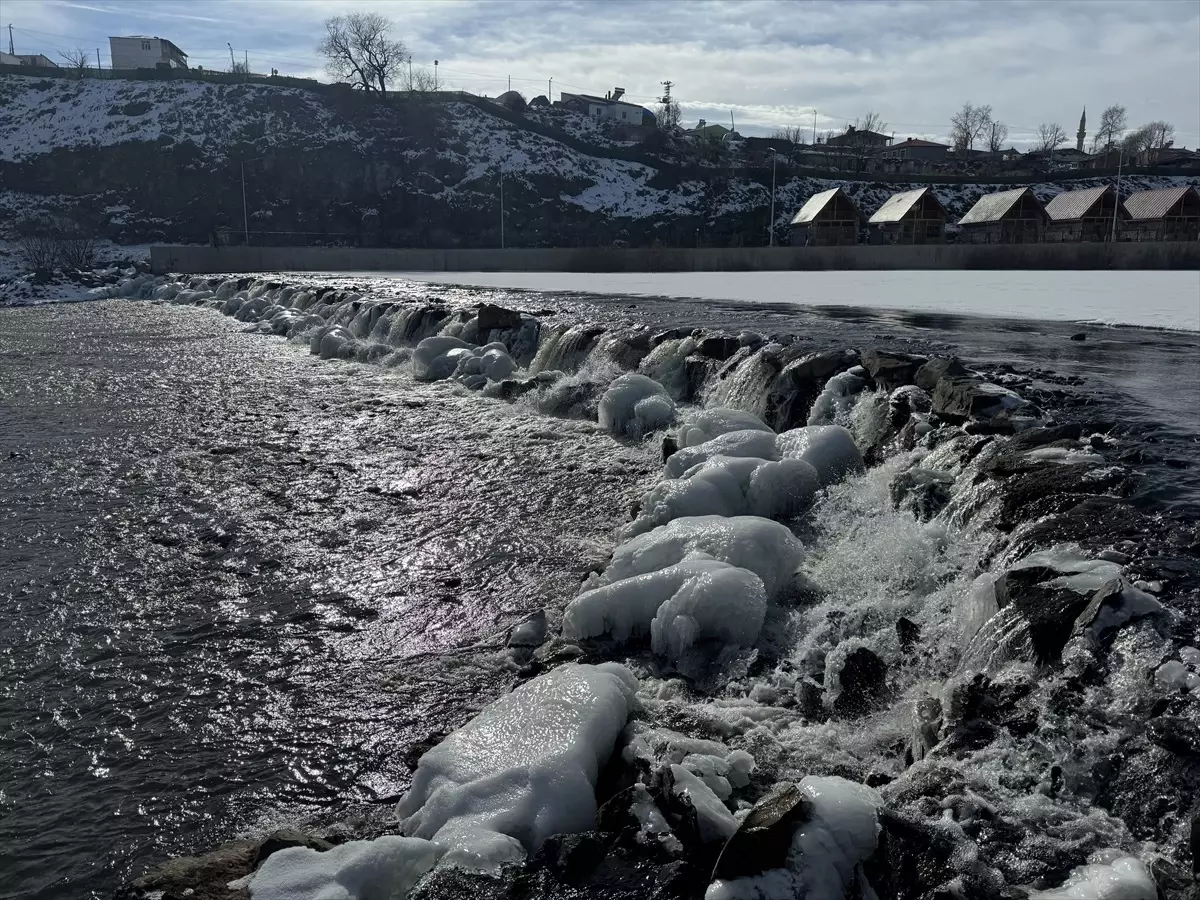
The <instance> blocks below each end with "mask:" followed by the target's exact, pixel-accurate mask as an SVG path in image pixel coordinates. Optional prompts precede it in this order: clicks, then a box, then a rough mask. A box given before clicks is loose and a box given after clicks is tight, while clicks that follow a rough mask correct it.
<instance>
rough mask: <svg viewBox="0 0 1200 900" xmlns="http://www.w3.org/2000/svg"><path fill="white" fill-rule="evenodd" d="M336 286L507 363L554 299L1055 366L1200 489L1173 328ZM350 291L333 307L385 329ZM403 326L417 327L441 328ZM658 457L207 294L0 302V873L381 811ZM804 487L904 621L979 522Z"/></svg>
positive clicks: (1169, 472)
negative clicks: (469, 322)
mask: <svg viewBox="0 0 1200 900" xmlns="http://www.w3.org/2000/svg"><path fill="white" fill-rule="evenodd" d="M330 283H331V284H335V283H340V282H337V281H336V280H334V281H331V282H330ZM355 285H356V287H357V289H358V290H359V292H361V293H364V295H369V296H375V295H378V296H382V297H385V298H392V299H396V298H400V299H403V298H413V299H429V298H431V297H436V298H438V299H440V300H442V301H444V302H447V303H448V304H450V305H451V306H453V305H458V304H470V303H476V302H482V301H488V302H496V303H501V304H503V305H508V306H515V307H518V308H525V309H530V310H539V311H540V312H541V314H542V317H543V322H544V323H546V325H547V328H546V331H545V333H544V334H543V337H542V344H541V346H540V347H538V348H532V349H533V350H534V351H535V353H534V354H532V355H531V357H530V363H531V365H530V368H531V369H532V370H538V369H545V368H553V367H555V366H562V365H563V364H564V363H569V362H572V361H573V362H575V363H578V362H580V361H581V360H583V359H585V358H586V357H587V355H588V353H589V352H590V351H591V349H592V348H593V346H595V344H596V343H597V342H598V340H599V338H598V336H597V335H594V334H589V333H588V332H587V330H586V329H583V328H580V327H578V326H581V325H584V324H587V323H600V324H602V325H604V326H606V327H607V328H608V329H609V332H610V333H612V332H621V331H628V332H636V331H637V330H638V329H642V328H644V327H645V326H647V325H649V326H652V327H654V328H661V327H664V326H681V327H693V326H702V327H705V328H721V329H730V330H733V331H737V330H741V329H753V330H756V331H759V332H764V333H768V334H771V333H785V332H786V333H789V334H791V335H794V336H796V337H797V338H798V339H799V340H800V341H803V342H805V343H806V344H809V345H811V346H812V347H813V348H814V349H819V348H825V347H833V346H841V347H845V346H867V345H871V344H876V343H881V342H882V343H886V344H887V345H889V346H894V347H898V348H910V349H914V350H918V351H955V352H959V353H961V354H962V355H963V356H964V357H966V358H968V359H971V360H973V361H975V363H976V364H978V365H981V366H985V367H986V366H992V367H1001V366H1005V365H1007V366H1012V367H1014V368H1016V369H1018V370H1021V371H1024V370H1029V369H1034V368H1039V367H1040V369H1042V370H1047V371H1046V372H1045V373H1043V374H1046V375H1047V377H1050V371H1051V370H1052V373H1053V377H1054V378H1056V379H1058V380H1059V381H1061V378H1062V376H1079V377H1081V378H1082V379H1083V380H1084V381H1083V384H1082V385H1077V386H1075V387H1073V388H1072V391H1073V392H1074V394H1075V396H1076V397H1077V398H1078V401H1079V402H1080V403H1084V404H1086V405H1088V406H1089V407H1091V408H1094V410H1095V414H1094V417H1095V418H1101V419H1103V418H1107V419H1111V420H1119V421H1121V422H1122V423H1124V424H1126V425H1132V426H1135V427H1137V428H1139V429H1141V431H1142V433H1143V434H1145V435H1146V436H1147V439H1149V440H1151V441H1152V442H1153V443H1154V445H1155V446H1156V447H1157V448H1158V450H1157V451H1156V454H1155V455H1153V456H1151V457H1148V458H1147V461H1146V462H1145V464H1144V466H1143V471H1144V474H1145V475H1146V476H1147V477H1146V478H1145V479H1144V482H1143V488H1142V492H1141V494H1142V496H1141V499H1142V501H1143V502H1145V503H1147V504H1155V505H1156V506H1157V507H1162V508H1163V509H1165V510H1166V511H1167V512H1168V513H1169V514H1172V515H1176V516H1179V517H1182V518H1186V519H1188V520H1189V521H1193V522H1194V521H1195V516H1196V514H1197V511H1198V510H1200V481H1198V480H1197V473H1200V448H1198V447H1197V444H1196V435H1197V433H1198V432H1200V347H1198V346H1197V339H1196V336H1195V335H1186V334H1179V333H1172V332H1155V331H1145V330H1138V329H1120V328H1113V329H1097V330H1094V331H1093V332H1092V334H1091V336H1090V338H1089V340H1087V341H1084V342H1071V341H1069V340H1068V337H1069V335H1070V332H1071V330H1072V329H1071V328H1070V327H1069V326H1066V325H1049V324H1042V323H1029V322H1016V321H1005V320H990V321H988V322H987V323H986V325H982V324H981V323H980V321H979V320H974V319H970V318H966V317H956V316H949V315H944V314H928V313H920V314H906V313H903V312H878V311H869V310H863V309H853V310H850V309H837V308H832V309H827V310H824V311H821V312H814V311H799V310H797V309H795V308H794V307H786V306H771V305H764V304H758V305H748V304H744V303H739V304H721V303H715V302H714V303H697V302H684V301H676V300H670V299H665V298H637V299H636V300H633V299H630V298H607V299H605V298H589V299H585V298H581V297H579V296H577V295H563V294H558V295H553V294H551V295H546V294H520V293H517V292H509V291H498V290H467V289H441V288H436V287H428V286H424V285H420V286H417V285H411V284H407V283H403V282H396V281H385V280H382V279H381V280H379V281H378V282H376V283H374V284H369V283H368V284H364V282H363V281H362V280H361V279H360V280H359V281H357V282H356V283H355ZM361 313H362V310H360V309H358V308H354V309H351V308H349V307H348V306H347V308H346V309H344V310H341V311H339V312H337V313H336V315H337V316H339V317H340V318H341V319H344V320H345V321H346V324H348V325H349V326H350V328H351V331H353V332H355V333H356V334H358V335H359V336H362V337H365V336H367V335H370V334H373V333H374V334H378V330H377V326H378V325H379V316H375V317H374V318H372V317H371V316H372V315H374V314H369V315H368V316H367V318H365V319H363V318H359V316H360V314H361ZM405 322H406V324H405V326H404V327H405V331H404V334H403V335H402V337H403V338H404V339H406V340H410V341H411V340H415V339H416V338H418V337H420V336H423V334H425V333H429V331H430V329H431V328H436V326H437V324H438V323H437V322H436V321H435V322H432V323H430V322H414V320H413V319H412V317H409V318H407V319H405ZM391 327H392V329H393V331H394V330H395V328H396V327H397V326H396V320H395V319H393V321H392V325H391ZM385 349H388V348H385ZM390 349H393V350H394V347H393V348H390ZM568 358H569V359H568ZM392 361H393V362H399V359H396V360H392ZM1037 378H1040V376H1039V375H1038V374H1037V373H1035V383H1040V382H1038V381H1036V379H1037ZM1055 383H1057V382H1055ZM1168 463H1170V464H1168ZM658 468H659V466H658V454H657V448H656V447H654V446H650V445H639V444H637V443H636V442H625V443H621V442H617V441H615V440H613V439H612V438H610V437H609V436H608V435H606V434H604V433H602V432H601V430H600V429H599V427H598V426H597V425H595V424H594V423H593V422H590V421H585V420H583V419H580V418H563V417H561V416H560V417H551V416H547V415H543V414H541V413H539V412H538V411H537V409H535V408H534V406H533V405H532V404H528V403H517V404H509V403H505V402H502V401H498V400H491V399H487V398H483V397H480V396H478V395H473V394H470V393H468V392H467V391H465V390H464V389H463V388H462V387H460V386H458V385H456V384H451V383H445V382H443V383H437V384H432V385H431V384H417V383H414V382H413V381H412V379H411V378H410V377H409V375H408V374H407V367H406V366H404V365H383V366H381V365H373V364H363V363H355V362H346V361H337V360H321V359H318V358H317V357H315V356H312V355H310V354H309V349H308V345H307V343H297V342H288V341H285V340H283V339H281V338H278V337H272V336H266V335H262V334H252V333H247V332H246V331H245V328H244V326H243V325H242V323H240V322H237V321H235V320H233V319H231V318H226V317H223V316H221V315H219V314H217V313H216V312H214V311H212V310H209V309H203V308H194V307H189V306H172V305H163V304H157V303H154V304H152V303H144V302H131V301H109V302H104V303H93V304H72V305H70V306H59V307H44V308H37V309H13V310H2V311H0V613H2V614H3V617H4V622H5V626H4V631H3V633H4V640H3V642H2V644H0V872H3V873H4V876H3V878H0V898H10V897H11V898H17V897H21V898H60V897H61V898H68V897H72V898H73V897H87V896H95V897H105V896H108V895H109V894H111V892H112V890H113V889H114V887H115V886H116V885H118V884H119V883H121V882H122V881H124V880H127V879H128V878H129V877H130V876H131V875H135V874H137V873H138V872H140V871H141V870H143V869H144V868H145V867H146V866H147V865H149V864H151V863H152V862H154V861H156V860H159V859H161V858H163V857H166V856H170V855H176V854H180V853H187V852H196V851H198V850H202V849H205V848H207V847H209V846H211V845H212V844H214V843H216V842H218V841H220V840H224V839H228V838H230V837H233V836H235V835H238V834H240V833H261V832H262V831H263V830H265V829H267V828H269V827H271V826H272V825H274V824H279V823H283V822H289V821H296V820H304V819H313V818H320V817H326V818H329V819H332V818H340V817H344V816H346V815H349V814H351V813H355V812H361V811H369V810H371V809H373V808H375V809H377V808H382V807H385V806H386V805H388V803H389V802H390V800H391V799H393V798H394V797H395V796H396V795H397V794H398V793H400V792H402V791H403V790H404V788H405V787H406V785H407V783H408V777H409V770H408V767H407V765H406V764H405V754H406V752H408V751H409V750H410V748H412V747H414V746H415V745H417V744H419V743H420V742H422V741H425V740H426V739H428V738H430V737H436V736H438V735H440V734H442V733H444V732H446V731H448V730H450V729H452V728H454V727H456V726H458V725H459V724H461V723H462V722H463V721H465V720H466V719H467V718H468V717H469V716H470V715H471V714H472V712H474V711H475V710H477V709H478V708H479V707H480V706H481V705H483V704H484V703H486V702H488V701H489V700H491V699H493V698H494V697H495V696H497V695H498V694H499V693H502V692H503V691H504V690H506V689H507V687H508V686H510V685H511V684H512V683H514V682H515V680H516V679H517V678H518V677H519V673H518V672H516V671H514V670H513V667H512V666H511V665H510V664H508V663H507V661H506V660H507V658H506V657H505V656H504V654H503V652H502V648H503V643H504V638H505V636H506V632H507V629H508V628H509V627H510V626H511V625H512V624H513V623H514V622H516V621H519V620H520V619H521V618H522V617H523V616H525V615H527V614H528V613H529V612H531V611H534V610H537V609H540V608H542V607H546V606H549V607H552V608H558V609H561V607H562V606H563V605H564V604H565V602H566V601H567V599H569V598H570V597H571V596H572V595H573V594H574V593H575V592H576V590H577V589H578V584H579V582H580V580H581V578H582V577H583V576H584V575H585V574H586V572H587V571H589V570H590V569H593V568H595V567H597V566H599V565H601V564H603V561H604V560H605V558H606V556H607V554H608V552H609V551H610V550H611V548H612V541H613V537H612V535H613V532H614V529H616V528H617V527H618V526H620V525H622V524H624V523H625V522H626V521H627V520H628V515H629V508H630V504H631V502H632V501H633V500H634V499H635V498H636V497H637V496H639V495H640V493H641V491H642V490H643V489H644V487H645V486H646V484H648V483H649V482H650V480H651V479H652V478H654V477H657V474H658ZM824 502H825V504H826V507H825V515H824V516H823V517H822V523H823V525H822V528H821V529H820V531H819V533H815V534H812V535H809V536H807V539H808V540H809V541H810V542H811V544H812V545H813V546H814V547H815V548H817V552H815V553H814V554H813V556H812V558H811V563H810V566H811V568H812V574H813V576H814V577H815V578H817V579H818V580H821V581H822V582H823V583H825V584H827V585H834V586H835V587H836V589H837V590H838V591H840V592H841V594H842V595H844V596H852V597H854V598H855V602H856V604H860V605H867V604H869V603H879V604H886V603H888V602H890V601H889V598H888V596H887V594H888V592H889V591H893V590H894V589H895V588H896V587H897V586H898V585H904V586H906V590H909V591H910V593H911V592H912V586H913V585H914V584H918V585H920V584H924V585H925V587H924V588H922V589H921V591H919V592H918V593H920V594H921V595H922V596H923V597H926V598H933V599H927V600H925V601H923V603H922V608H923V609H925V610H926V612H925V613H924V615H925V616H926V618H927V619H929V621H930V622H933V621H934V620H935V619H936V618H937V617H938V616H939V615H940V614H941V611H944V610H946V609H949V607H950V606H951V605H952V604H951V600H952V598H951V597H950V596H949V594H950V592H951V588H949V587H947V585H950V584H952V583H954V584H957V582H955V579H956V578H961V573H962V572H963V571H964V570H965V568H966V562H965V561H966V560H967V559H968V558H969V557H970V556H971V553H972V552H973V547H972V546H970V545H968V544H963V545H962V546H960V547H956V548H954V550H953V552H951V553H946V552H943V551H944V550H945V547H944V546H943V545H942V544H939V540H940V539H939V537H938V536H937V535H936V534H930V533H928V532H926V531H922V530H920V529H915V528H914V526H913V523H912V522H911V520H910V519H904V518H903V517H901V516H898V515H895V516H894V515H892V514H891V513H887V514H884V515H881V514H880V509H881V508H882V507H883V506H885V505H886V478H885V474H884V473H875V474H873V475H869V476H868V477H867V478H866V479H863V480H861V481H858V482H856V483H855V484H853V485H849V486H847V487H846V489H845V490H843V491H837V492H833V493H832V494H831V495H830V496H829V497H828V498H827V499H826V500H825V501H824ZM943 543H944V542H943ZM864 545H866V546H880V547H887V548H888V553H887V554H885V555H883V556H880V555H879V554H874V555H870V554H866V555H865V551H864ZM939 591H946V592H947V593H946V596H944V597H943V596H941V595H940V594H939ZM904 609H905V610H906V611H907V612H909V613H912V614H913V615H914V616H916V615H917V611H916V610H915V609H912V608H909V607H905V608H904ZM827 612H828V611H827V610H824V609H818V610H815V611H814V612H813V616H814V617H817V618H819V617H822V616H825V615H826V613H827ZM831 621H832V620H831ZM789 627H794V628H797V629H798V632H797V633H803V634H808V635H810V636H812V635H816V634H818V632H819V630H820V629H819V628H817V627H814V626H813V625H812V623H809V624H808V625H807V626H806V627H804V628H799V623H792V625H791V626H789ZM946 628H947V629H949V628H950V625H949V624H947V625H946ZM862 630H863V629H862V628H860V631H862ZM864 633H865V631H864ZM947 633H949V631H947ZM798 640H799V642H798V643H797V644H796V646H795V648H794V654H795V655H796V656H797V657H802V656H803V655H804V653H805V652H806V645H805V644H804V641H803V639H798ZM811 640H815V638H810V643H811ZM922 677H923V676H922V672H921V671H916V670H914V671H913V672H912V673H910V675H908V676H906V678H907V682H906V683H909V684H913V685H915V684H917V683H918V682H919V681H920V679H921V678H922ZM893 738H894V735H892V734H890V733H889V732H886V729H885V730H884V732H882V733H881V732H872V733H870V734H862V733H858V734H854V733H849V732H847V733H842V732H839V731H837V730H836V729H831V730H828V731H827V732H826V733H825V735H824V737H823V738H822V741H823V742H811V741H810V742H809V743H808V744H807V745H806V747H807V748H808V749H807V750H806V752H811V753H814V754H815V753H822V752H824V753H828V752H831V751H832V750H834V749H836V750H837V752H839V753H849V754H851V755H855V756H856V757H857V759H859V761H862V760H863V759H867V760H871V759H876V758H878V759H882V757H883V756H885V755H886V745H887V744H888V742H889V741H890V740H892V739H893ZM799 760H800V757H798V759H797V762H799ZM881 764H882V763H881Z"/></svg>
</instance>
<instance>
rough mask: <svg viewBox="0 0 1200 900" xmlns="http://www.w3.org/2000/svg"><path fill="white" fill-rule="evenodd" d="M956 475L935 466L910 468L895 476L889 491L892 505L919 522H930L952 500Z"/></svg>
mask: <svg viewBox="0 0 1200 900" xmlns="http://www.w3.org/2000/svg"><path fill="white" fill-rule="evenodd" d="M953 487H954V478H953V477H952V476H950V475H948V474H947V473H945V472H938V471H934V470H933V469H921V468H915V469H908V470H906V471H904V472H901V473H899V474H898V475H897V476H896V477H895V478H893V479H892V483H891V485H890V486H889V488H888V490H889V492H890V493H891V496H892V506H893V507H894V508H895V509H902V510H907V511H908V512H911V513H912V514H913V516H915V517H916V519H917V521H919V522H928V521H929V520H930V519H932V518H933V517H934V516H936V515H937V514H938V513H940V512H941V511H942V510H943V509H945V508H946V505H947V504H948V503H949V502H950V498H951V497H952V496H953V495H952V493H951V490H952V488H953Z"/></svg>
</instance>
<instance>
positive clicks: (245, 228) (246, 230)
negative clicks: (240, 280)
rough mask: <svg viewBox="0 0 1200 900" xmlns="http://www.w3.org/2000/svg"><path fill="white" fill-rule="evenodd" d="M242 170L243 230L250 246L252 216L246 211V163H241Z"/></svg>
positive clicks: (247, 244)
mask: <svg viewBox="0 0 1200 900" xmlns="http://www.w3.org/2000/svg"><path fill="white" fill-rule="evenodd" d="M239 166H240V168H241V170H242V231H243V232H244V233H245V235H246V246H247V247H249V246H250V216H249V215H248V214H247V212H246V164H245V163H244V162H242V163H239Z"/></svg>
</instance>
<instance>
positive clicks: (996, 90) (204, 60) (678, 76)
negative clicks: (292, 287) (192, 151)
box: [0, 0, 1200, 148]
mask: <svg viewBox="0 0 1200 900" xmlns="http://www.w3.org/2000/svg"><path fill="white" fill-rule="evenodd" d="M360 10H369V11H373V12H379V13H382V14H384V15H386V16H387V17H388V18H389V19H390V20H391V21H392V22H394V36H395V37H396V38H398V39H399V40H402V41H403V42H404V43H405V44H406V46H407V47H408V49H409V51H410V53H411V55H412V59H413V64H414V65H415V66H426V67H430V68H432V66H433V62H434V60H435V59H436V60H437V61H438V67H437V70H438V75H439V82H440V83H442V84H444V85H445V86H446V87H447V88H449V89H461V90H467V91H471V92H472V93H477V94H483V95H487V96H496V95H497V94H499V93H501V92H502V91H504V90H506V89H507V88H508V86H509V80H508V79H509V78H511V86H512V88H513V89H515V90H518V91H520V92H521V93H522V94H524V95H525V96H526V97H527V98H532V97H534V96H536V95H538V94H545V93H546V92H547V90H548V83H549V80H550V79H551V78H553V88H552V90H553V92H554V99H558V94H559V91H560V90H567V91H572V92H582V93H593V94H603V93H604V92H605V91H608V90H611V89H612V88H614V87H618V86H619V87H624V88H625V89H626V95H627V97H629V98H631V99H632V100H633V101H634V102H638V103H643V104H645V105H646V106H650V107H653V106H654V105H656V100H657V98H658V97H660V96H661V94H662V91H663V88H662V84H661V83H662V82H663V81H668V80H669V81H671V82H673V83H674V86H673V88H672V94H673V96H675V97H676V98H677V99H678V101H679V103H680V105H681V107H682V111H683V120H684V124H685V125H687V126H691V125H694V124H696V122H697V120H699V119H702V118H703V119H706V120H708V121H710V122H721V123H723V124H724V123H728V122H729V121H730V117H731V114H732V119H733V122H734V125H735V126H736V128H737V130H738V131H739V132H741V133H743V134H747V135H751V134H769V133H771V131H773V130H774V129H775V128H777V127H779V126H784V125H799V126H802V127H803V128H804V129H806V130H810V129H812V128H813V127H814V124H815V128H816V129H817V130H818V131H819V132H825V131H840V130H843V129H844V128H845V127H846V125H847V124H848V123H851V122H854V121H855V120H856V119H858V118H860V117H863V116H865V115H866V114H867V113H869V112H876V113H878V114H879V115H880V116H881V117H882V119H883V121H884V122H885V123H887V127H886V129H884V130H886V131H887V132H894V133H895V136H896V139H897V140H902V139H904V138H906V137H925V138H930V139H935V140H936V139H942V138H945V137H946V135H947V134H948V132H949V127H950V126H949V120H950V116H951V115H952V114H953V113H954V112H955V110H957V109H959V108H960V107H961V106H962V105H963V103H965V102H970V103H973V104H976V105H979V104H989V105H990V106H991V107H992V110H993V116H994V117H995V118H996V119H997V120H999V121H1001V122H1004V123H1006V124H1007V125H1008V126H1009V141H1008V143H1010V144H1012V145H1014V146H1016V147H1018V148H1023V147H1026V146H1028V144H1029V143H1031V142H1032V141H1033V140H1034V138H1035V136H1036V132H1037V129H1038V126H1039V125H1040V124H1041V123H1050V122H1055V123H1058V124H1060V125H1062V126H1063V128H1064V129H1065V130H1066V131H1067V133H1068V134H1070V135H1071V142H1072V143H1074V135H1075V132H1076V129H1077V128H1078V124H1079V116H1080V112H1081V111H1082V109H1083V108H1084V107H1085V106H1086V107H1087V109H1088V118H1089V123H1090V127H1089V132H1090V131H1092V130H1093V129H1094V127H1095V124H1096V123H1097V122H1098V121H1099V118H1100V112H1101V110H1102V109H1103V108H1104V107H1106V106H1108V105H1110V104H1121V105H1123V106H1125V107H1126V108H1127V110H1128V118H1129V124H1130V126H1131V127H1135V126H1137V125H1139V124H1142V123H1144V122H1147V121H1152V120H1165V121H1168V122H1170V123H1172V124H1173V125H1174V126H1175V131H1176V138H1175V143H1176V146H1188V147H1196V146H1197V145H1200V0H1137V2H1127V0H924V2H914V0H896V2H872V0H850V2H840V0H830V2H821V0H784V2H775V0H731V2H717V0H714V2H703V0H686V2H676V0H640V2H639V0H557V2H541V0H3V2H0V25H3V26H7V25H8V24H10V23H11V24H12V25H13V41H14V43H15V45H16V50H17V52H18V53H37V52H40V53H45V54H46V55H48V56H50V57H51V58H54V59H58V58H59V57H58V54H59V52H60V51H64V50H73V49H75V48H76V47H83V48H86V49H89V50H91V51H92V52H93V53H94V52H95V49H96V48H99V51H100V56H101V59H102V60H103V61H104V64H105V65H107V64H108V46H107V38H108V36H110V35H130V34H148V35H156V36H160V37H166V38H170V39H171V40H172V41H174V42H175V43H176V44H177V45H178V46H180V47H181V48H182V49H183V50H184V52H186V53H187V54H188V56H189V61H190V62H191V64H192V65H197V64H198V65H203V66H204V67H206V68H220V69H227V68H228V67H229V64H230V50H229V47H230V45H231V46H232V48H233V51H234V55H235V56H236V57H237V58H238V59H239V60H241V59H243V58H248V59H249V62H250V66H251V69H252V70H253V71H255V72H269V71H270V70H271V69H272V68H274V69H278V70H279V72H280V73H281V74H288V75H303V76H309V77H315V78H321V79H323V80H327V76H325V74H324V72H323V65H322V61H321V60H320V59H319V57H318V56H317V53H316V50H315V48H316V46H317V44H318V43H319V41H320V39H321V36H322V34H323V31H324V25H323V23H324V21H325V19H326V18H328V17H329V16H333V15H337V14H339V13H346V12H353V11H360ZM7 37H8V32H7V28H5V31H4V39H5V46H4V49H5V50H7V49H8V47H7ZM1089 137H1090V135H1089Z"/></svg>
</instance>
